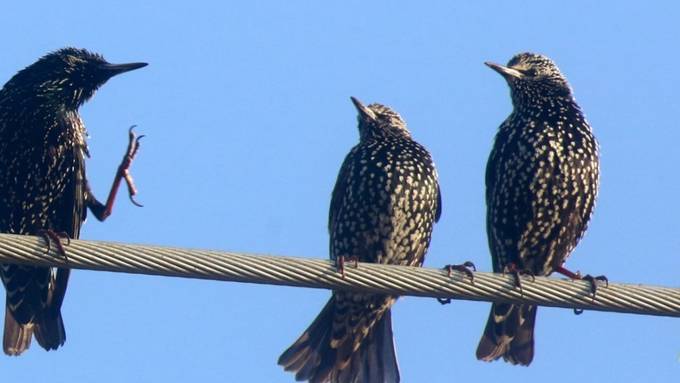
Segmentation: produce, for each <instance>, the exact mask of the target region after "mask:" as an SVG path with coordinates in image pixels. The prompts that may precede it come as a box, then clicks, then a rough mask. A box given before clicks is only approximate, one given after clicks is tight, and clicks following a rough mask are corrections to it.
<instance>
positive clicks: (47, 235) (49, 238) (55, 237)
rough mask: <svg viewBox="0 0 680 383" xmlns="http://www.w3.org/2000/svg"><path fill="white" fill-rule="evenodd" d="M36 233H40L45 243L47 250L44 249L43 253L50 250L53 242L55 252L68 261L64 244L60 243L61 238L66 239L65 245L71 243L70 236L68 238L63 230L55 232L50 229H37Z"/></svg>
mask: <svg viewBox="0 0 680 383" xmlns="http://www.w3.org/2000/svg"><path fill="white" fill-rule="evenodd" d="M38 235H40V236H41V237H42V238H43V239H44V240H45V243H46V245H47V250H46V251H45V254H49V253H50V251H51V250H52V242H54V243H55V245H56V246H57V254H58V255H59V256H61V257H63V258H64V259H65V260H67V261H68V256H67V255H66V249H64V245H63V244H62V243H61V240H62V239H66V245H70V244H71V238H69V236H68V234H67V233H66V232H64V231H60V232H55V231H53V230H51V229H43V230H40V231H38Z"/></svg>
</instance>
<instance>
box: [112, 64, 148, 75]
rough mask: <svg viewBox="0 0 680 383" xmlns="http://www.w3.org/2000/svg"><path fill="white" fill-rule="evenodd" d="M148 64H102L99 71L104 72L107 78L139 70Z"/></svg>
mask: <svg viewBox="0 0 680 383" xmlns="http://www.w3.org/2000/svg"><path fill="white" fill-rule="evenodd" d="M147 65H149V64H147V63H129V64H108V63H106V64H102V66H101V69H102V71H104V72H106V73H107V74H108V75H109V77H113V76H115V75H118V74H121V73H125V72H129V71H131V70H135V69H139V68H144V67H145V66H147Z"/></svg>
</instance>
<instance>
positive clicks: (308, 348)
mask: <svg viewBox="0 0 680 383" xmlns="http://www.w3.org/2000/svg"><path fill="white" fill-rule="evenodd" d="M352 102H353V103H354V105H355V106H356V108H357V110H358V112H359V116H358V120H359V136H360V139H359V144H358V145H356V146H355V147H354V148H352V150H351V151H350V152H349V154H348V155H347V157H346V158H345V161H344V162H343V164H342V167H341V169H340V174H339V175H338V179H337V181H336V184H335V189H334V190H333V195H332V198H331V207H330V214H329V223H328V229H329V232H330V257H331V259H332V260H335V261H336V262H339V263H340V262H341V260H342V259H354V257H356V259H358V260H359V261H361V262H373V263H383V264H392V265H409V266H421V265H422V263H423V259H424V257H425V253H426V252H427V248H428V246H429V244H430V238H431V234H432V228H433V225H434V223H435V222H436V221H437V220H438V219H439V216H440V215H441V195H440V192H439V184H438V181H437V171H436V170H435V166H434V163H433V161H432V158H431V156H430V154H429V153H428V151H427V150H426V149H425V148H424V147H423V146H422V145H420V144H418V143H417V142H415V141H414V140H413V139H412V138H411V134H410V133H409V131H408V129H407V127H406V124H405V122H404V120H402V118H401V117H400V116H399V115H398V114H397V113H395V112H394V111H393V110H392V109H390V108H388V107H386V106H384V105H380V104H371V105H368V106H364V105H363V104H362V103H361V102H359V101H358V100H357V99H355V98H352ZM396 299H397V297H395V296H386V295H374V294H356V293H351V292H345V291H334V292H333V295H332V296H331V298H330V300H329V301H328V303H327V304H326V306H325V307H324V308H323V310H322V311H321V313H320V314H319V315H318V316H317V318H316V319H315V320H314V322H312V324H311V325H310V326H309V328H308V329H307V330H306V331H305V332H304V333H303V334H302V336H301V337H300V338H299V339H298V340H297V341H296V342H295V343H294V344H293V345H292V346H291V347H290V348H288V349H287V350H286V351H285V352H284V353H283V354H282V355H281V357H280V358H279V364H280V365H282V366H283V367H284V368H285V369H286V370H287V371H294V372H296V376H295V377H296V379H297V380H309V381H310V382H328V381H330V382H398V381H399V368H398V365H397V358H396V354H395V350H394V342H393V338H392V323H391V314H390V307H391V306H392V305H393V304H394V302H395V301H396Z"/></svg>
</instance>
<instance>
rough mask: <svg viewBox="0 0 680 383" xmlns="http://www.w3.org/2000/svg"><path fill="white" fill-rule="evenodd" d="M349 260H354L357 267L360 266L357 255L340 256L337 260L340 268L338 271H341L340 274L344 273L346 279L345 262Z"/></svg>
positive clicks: (337, 266) (343, 276)
mask: <svg viewBox="0 0 680 383" xmlns="http://www.w3.org/2000/svg"><path fill="white" fill-rule="evenodd" d="M347 260H349V261H350V262H354V268H355V269H357V268H359V258H357V256H356V255H352V256H350V257H346V256H344V255H341V256H339V257H338V258H337V259H336V260H335V267H336V268H337V269H338V272H340V275H342V279H345V262H347Z"/></svg>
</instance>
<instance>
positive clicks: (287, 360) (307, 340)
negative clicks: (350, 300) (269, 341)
mask: <svg viewBox="0 0 680 383" xmlns="http://www.w3.org/2000/svg"><path fill="white" fill-rule="evenodd" d="M334 311H335V298H334V297H332V298H331V299H330V300H329V301H328V303H326V306H324V308H323V310H321V312H320V313H319V315H318V316H317V317H316V319H314V322H312V324H311V325H309V327H308V328H307V330H305V332H304V333H302V335H301V336H300V338H298V340H296V341H295V343H293V344H292V345H291V346H290V347H288V349H287V350H286V351H284V352H283V353H282V354H281V356H280V357H279V361H278V363H279V365H281V366H283V368H284V370H286V371H293V372H296V374H295V379H296V380H309V379H312V377H313V376H314V375H318V373H317V370H318V369H319V367H320V366H321V365H322V362H323V359H324V358H327V357H328V356H329V354H330V353H329V352H330V351H333V352H334V351H335V350H332V349H330V348H329V346H328V345H329V343H330V339H331V326H332V324H333V312H334ZM324 349H327V351H328V352H322V350H324ZM324 351H325V350H324ZM334 356H335V355H334V353H333V359H335V358H334ZM331 363H332V362H331ZM326 364H328V362H326Z"/></svg>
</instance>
